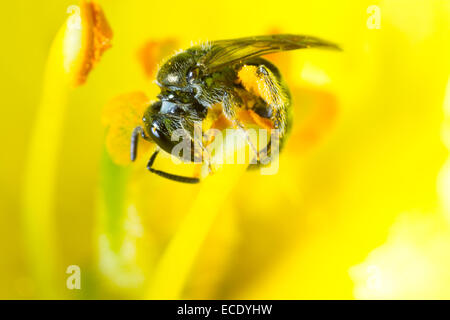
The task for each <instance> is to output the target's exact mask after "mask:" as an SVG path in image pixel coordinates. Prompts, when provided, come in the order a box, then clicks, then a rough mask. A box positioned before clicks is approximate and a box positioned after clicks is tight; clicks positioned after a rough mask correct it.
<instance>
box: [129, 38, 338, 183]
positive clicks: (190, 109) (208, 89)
mask: <svg viewBox="0 0 450 320" xmlns="http://www.w3.org/2000/svg"><path fill="white" fill-rule="evenodd" d="M309 47H324V48H331V49H338V47H337V46H336V45H334V44H332V43H329V42H326V41H323V40H320V39H317V38H314V37H308V36H297V35H270V36H259V37H249V38H241V39H234V40H220V41H215V42H211V43H208V44H206V45H199V46H193V47H191V48H188V49H187V50H185V51H182V52H180V53H177V54H176V55H174V56H172V57H171V58H169V59H168V60H167V61H166V62H165V63H164V64H163V65H162V66H161V67H160V69H159V71H158V74H157V78H156V83H157V84H158V86H159V87H160V88H161V93H160V94H159V95H158V99H159V100H158V101H157V102H155V103H153V104H152V105H151V106H149V108H148V109H147V111H146V112H145V114H144V117H143V122H144V126H143V128H142V127H138V128H136V130H135V131H134V133H133V137H132V150H131V157H132V160H134V158H135V156H136V144H137V137H138V136H139V135H141V136H142V137H143V138H145V139H148V140H152V141H154V142H155V143H156V144H157V145H158V146H159V147H160V148H161V149H162V150H164V151H166V152H169V153H170V152H171V150H172V149H173V147H174V146H175V145H176V143H177V141H172V139H171V136H172V133H173V132H175V131H177V130H181V131H182V132H184V134H185V135H186V136H187V137H189V138H190V139H191V141H192V144H193V145H197V144H199V145H202V143H203V142H202V141H198V139H195V135H194V125H195V124H196V123H199V122H202V121H203V120H205V118H206V117H207V116H208V112H210V110H211V109H212V107H213V106H216V105H218V104H220V105H221V109H222V112H223V114H224V115H225V117H226V118H227V119H228V120H229V121H230V123H231V125H232V126H233V127H235V128H238V129H242V130H244V131H245V126H244V124H243V123H242V121H241V119H239V115H238V114H239V111H240V110H242V109H248V110H251V111H252V113H251V114H254V115H256V117H259V118H261V119H266V120H270V121H269V122H270V125H269V127H270V128H268V129H277V130H278V132H279V144H280V147H281V146H282V145H283V143H284V141H285V139H286V137H287V134H288V132H289V130H290V128H291V126H292V100H291V94H290V92H289V89H288V87H287V85H286V84H285V82H284V81H283V79H282V76H281V74H280V72H279V70H278V68H277V67H276V66H275V65H274V64H272V63H270V62H269V61H268V60H266V59H263V58H261V56H262V55H265V54H268V53H273V52H279V51H287V50H295V49H301V48H309ZM266 123H267V122H266ZM248 142H249V144H250V145H251V146H252V147H253V148H254V151H255V152H256V153H257V154H258V155H259V152H260V151H259V150H256V149H255V147H254V146H253V145H252V143H251V141H250V140H248ZM202 148H203V147H202ZM194 150H195V148H193V149H192V153H191V154H190V155H183V158H184V159H185V160H192V159H193V158H194ZM203 150H204V148H203ZM204 151H205V150H204ZM265 153H266V154H270V141H269V144H268V145H267V146H266V148H265ZM156 154H157V152H156V153H155V154H154V155H153V156H152V157H151V159H150V161H149V165H148V169H149V170H150V171H152V172H154V173H156V174H158V175H160V176H163V177H166V178H169V179H172V180H177V181H181V182H188V183H194V182H198V179H197V178H188V177H180V176H175V175H171V174H168V173H165V172H160V171H158V170H155V169H153V168H152V165H153V161H154V160H155V157H156Z"/></svg>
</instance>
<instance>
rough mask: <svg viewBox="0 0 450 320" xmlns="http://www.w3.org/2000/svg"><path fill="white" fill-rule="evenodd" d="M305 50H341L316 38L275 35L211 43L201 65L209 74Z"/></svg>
mask: <svg viewBox="0 0 450 320" xmlns="http://www.w3.org/2000/svg"><path fill="white" fill-rule="evenodd" d="M303 48H327V49H335V50H340V48H339V47H338V46H337V45H336V44H334V43H331V42H328V41H324V40H321V39H319V38H315V37H310V36H302V35H291V34H275V35H265V36H256V37H247V38H240V39H231V40H219V41H213V42H211V50H210V51H209V52H208V53H207V54H206V55H205V56H204V57H203V59H202V60H201V61H200V63H201V64H202V65H203V66H204V67H205V68H206V70H207V73H210V72H214V71H215V70H217V69H220V68H222V67H224V66H227V65H232V64H235V63H238V62H240V61H243V60H247V59H250V58H254V57H258V56H262V55H266V54H269V53H274V52H280V51H288V50H295V49H303Z"/></svg>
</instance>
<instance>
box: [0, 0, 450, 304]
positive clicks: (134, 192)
mask: <svg viewBox="0 0 450 320" xmlns="http://www.w3.org/2000/svg"><path fill="white" fill-rule="evenodd" d="M96 3H97V2H92V1H85V2H79V3H74V2H73V1H72V2H71V1H54V2H51V3H48V4H46V5H45V6H44V5H42V3H41V2H33V1H28V2H27V3H25V2H21V1H10V2H5V4H4V10H2V12H3V13H4V14H5V13H10V12H15V13H18V14H17V17H16V15H14V17H13V16H10V17H8V16H5V17H3V18H2V19H0V28H1V29H2V30H5V31H6V32H4V35H3V37H2V44H3V48H2V49H3V50H2V59H0V60H1V68H2V75H3V77H2V79H3V80H0V81H1V84H2V88H4V92H5V93H4V95H3V96H2V104H3V105H4V106H5V107H4V108H3V112H4V116H3V117H2V119H1V120H0V121H1V125H0V132H1V133H2V137H5V138H4V139H3V140H2V145H3V148H4V150H7V156H5V157H3V158H2V166H0V176H1V177H2V183H1V184H0V190H1V192H2V199H4V201H2V202H1V203H0V218H1V220H2V223H1V224H0V259H1V261H2V263H1V264H0V283H1V284H2V285H1V286H0V297H4V298H49V297H52V298H167V297H170V298H192V299H197V298H203V299H205V298H207V299H211V298H224V299H225V298H245V299H254V298H266V299H279V298H288V299H291V298H294V299H298V298H307V299H312V298H320V299H329V298H344V299H353V298H410V297H433V298H449V291H448V289H447V288H448V287H449V285H448V283H449V281H448V277H447V271H446V270H447V269H448V266H449V263H448V261H449V257H448V254H447V253H446V250H445V248H446V246H448V243H449V234H450V233H449V228H448V221H449V220H448V217H449V216H450V215H449V212H448V211H449V210H448V208H449V207H450V206H449V201H448V199H449V198H450V197H449V195H448V190H449V187H448V185H449V183H448V181H449V179H448V171H449V170H448V167H449V165H448V163H447V162H448V141H449V139H448V134H447V133H448V131H449V130H448V128H447V127H448V119H447V118H448V109H449V108H448V101H449V94H448V92H449V89H448V81H449V73H450V61H449V59H448V57H449V56H450V43H449V42H448V41H445V39H447V38H448V30H449V26H450V21H449V16H450V11H449V10H450V8H449V6H448V2H446V1H439V0H434V1H421V0H396V1H394V0H379V1H365V0H364V1H344V2H327V3H325V4H324V3H323V2H315V1H309V2H298V1H290V0H280V1H278V2H276V3H274V2H273V1H265V0H263V1H258V2H243V1H233V0H231V1H228V2H224V3H221V4H218V3H216V2H211V1H207V0H199V1H197V2H196V5H195V6H192V3H190V2H186V1H175V2H173V3H171V5H170V8H169V6H168V4H167V3H166V2H154V1H143V0H130V1H106V0H104V1H100V0H99V3H100V4H101V8H102V9H103V10H104V14H103V13H102V10H100V9H99V5H97V4H96ZM74 4H75V5H78V7H72V6H71V5H74ZM25 5H26V7H27V10H24V6H25ZM374 6H375V7H374ZM369 7H370V8H372V9H374V8H375V11H377V10H378V9H379V16H376V15H375V16H372V15H373V14H374V13H373V12H374V11H373V10H368V8H369ZM324 8H325V9H326V10H325V9H324ZM68 9H70V10H69V14H70V15H69V17H67V18H68V20H67V21H66V22H64V23H63V27H62V29H61V31H60V32H59V33H58V34H57V35H56V37H55V33H56V31H57V30H58V27H60V26H61V23H62V22H63V19H64V17H66V16H67V14H66V12H67V10H68ZM104 17H107V18H108V22H109V23H110V25H111V28H112V29H113V30H114V46H113V47H112V48H111V49H110V50H108V52H107V54H105V55H103V56H102V59H101V61H100V63H98V62H97V61H98V58H99V56H100V55H101V53H102V52H103V51H104V49H106V48H107V47H109V45H110V35H111V33H110V29H111V28H109V27H108V24H107V23H106V20H105V19H104ZM16 18H17V19H16ZM78 18H80V19H78ZM377 19H381V20H380V21H377ZM13 20H14V21H13ZM16 20H17V21H16ZM18 21H19V22H20V23H19V22H18ZM77 22H80V24H78V23H77ZM377 23H378V27H377ZM11 25H14V26H15V28H14V30H12V29H11ZM74 26H75V28H72V27H74ZM77 26H81V30H80V29H78V28H77ZM69 27H70V28H71V29H69ZM373 27H374V28H373ZM268 30H269V31H268ZM273 31H276V32H282V33H295V34H311V35H314V36H318V37H321V38H324V39H327V40H330V41H333V42H336V43H339V45H340V46H341V47H342V48H343V51H342V52H340V53H338V54H336V53H330V52H325V51H320V50H303V51H294V52H289V53H283V54H278V55H271V56H270V59H271V60H272V61H273V62H274V63H275V64H276V65H277V66H279V67H280V70H281V71H282V74H283V75H284V76H285V78H286V79H285V80H286V82H287V84H288V85H289V87H290V88H291V91H292V93H293V97H294V113H295V115H294V126H293V130H292V133H291V135H290V137H289V140H288V142H287V144H286V146H285V148H284V150H283V152H282V154H281V157H280V163H279V172H278V173H277V174H276V175H269V176H262V175H260V174H259V172H258V171H245V167H229V168H224V170H223V171H220V172H218V174H217V175H214V176H211V177H209V178H207V179H206V180H204V182H202V183H201V184H199V185H194V186H186V185H184V184H177V183H175V182H172V181H168V180H165V179H162V178H160V177H157V176H154V175H152V174H151V173H148V172H147V170H146V168H145V164H146V161H147V158H148V157H149V156H150V154H151V148H153V147H154V144H151V143H148V142H145V141H142V140H141V141H140V143H142V144H141V147H142V148H140V149H139V154H140V158H139V159H138V161H137V162H136V163H133V164H129V151H130V150H129V135H130V134H131V130H132V128H133V127H134V126H136V125H137V124H139V123H140V122H141V118H142V110H143V109H144V108H145V107H146V106H147V105H148V103H149V101H150V100H154V99H155V98H156V95H157V93H158V88H157V86H156V85H154V84H153V83H152V80H153V79H154V76H155V70H156V68H155V66H156V65H157V63H158V62H160V61H161V59H163V58H164V57H165V56H167V55H168V54H170V53H171V52H172V51H173V50H174V49H179V48H186V47H188V46H189V45H190V43H191V41H193V42H197V41H199V40H203V41H204V40H215V39H229V38H237V37H243V36H251V35H258V34H265V33H268V32H273ZM52 38H54V39H55V40H54V42H53V44H52V45H51V47H50V43H49V39H52ZM18 39H20V41H19V40H18ZM49 49H50V50H49ZM45 57H48V58H47V65H46V66H45ZM94 65H96V67H95V69H94V70H91V67H92V66H94ZM44 73H45V76H44ZM88 73H89V77H88V78H87V79H86V76H87V74H88ZM83 82H85V83H84V85H83V86H79V84H81V83H83ZM74 86H76V88H74ZM446 88H447V89H446ZM126 92H134V93H132V94H129V95H128V94H124V93H126ZM39 97H40V102H39V103H38V104H37V103H36V101H37V100H38V99H39ZM115 97H116V98H115ZM105 105H106V106H107V107H106V108H105V109H103V108H104V106H105ZM102 122H103V124H104V126H103V125H102ZM146 149H147V150H146ZM155 165H156V166H157V168H158V169H161V170H164V171H169V172H173V173H179V174H183V175H187V174H189V173H192V172H193V171H194V169H195V168H194V167H193V166H190V165H187V164H186V165H185V164H183V165H179V166H175V165H174V164H173V163H172V161H170V158H169V156H168V155H165V154H161V157H160V158H158V160H157V163H155ZM70 265H77V266H79V267H80V270H81V289H80V290H76V289H75V290H69V289H67V287H66V281H67V277H68V276H69V275H68V274H66V270H67V268H68V267H69V266H70Z"/></svg>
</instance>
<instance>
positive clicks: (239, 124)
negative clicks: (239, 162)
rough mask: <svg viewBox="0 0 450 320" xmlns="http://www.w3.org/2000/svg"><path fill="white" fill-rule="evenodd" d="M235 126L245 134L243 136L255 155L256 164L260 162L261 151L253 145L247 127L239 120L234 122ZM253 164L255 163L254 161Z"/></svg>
mask: <svg viewBox="0 0 450 320" xmlns="http://www.w3.org/2000/svg"><path fill="white" fill-rule="evenodd" d="M233 124H234V126H235V127H236V128H238V129H239V130H241V132H243V134H244V135H245V139H246V140H247V143H248V145H249V146H250V148H251V149H252V151H253V153H254V154H255V157H256V162H259V151H258V149H257V148H256V147H255V145H254V144H253V142H252V140H251V139H250V136H249V134H248V132H247V129H246V128H245V126H244V125H243V124H242V122H240V121H239V120H237V119H234V120H233ZM252 162H254V160H253V161H252Z"/></svg>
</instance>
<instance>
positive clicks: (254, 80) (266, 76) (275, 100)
mask: <svg viewBox="0 0 450 320" xmlns="http://www.w3.org/2000/svg"><path fill="white" fill-rule="evenodd" d="M238 75H239V79H240V81H241V83H242V85H243V86H244V87H245V89H246V90H248V91H250V92H252V93H254V94H256V95H257V96H259V97H261V98H262V99H263V100H264V101H265V102H266V103H267V104H268V105H269V106H270V107H271V108H272V115H271V120H272V121H273V124H274V127H275V129H278V130H280V137H283V136H284V135H285V133H286V131H287V129H288V128H287V127H288V108H289V106H290V98H289V93H288V92H287V89H286V88H285V87H283V85H282V83H281V81H280V80H279V79H277V77H276V76H275V75H274V74H273V73H272V71H270V70H269V68H268V67H266V66H265V65H263V64H261V65H259V66H255V65H244V66H243V67H242V68H241V70H240V71H239V74H238Z"/></svg>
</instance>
